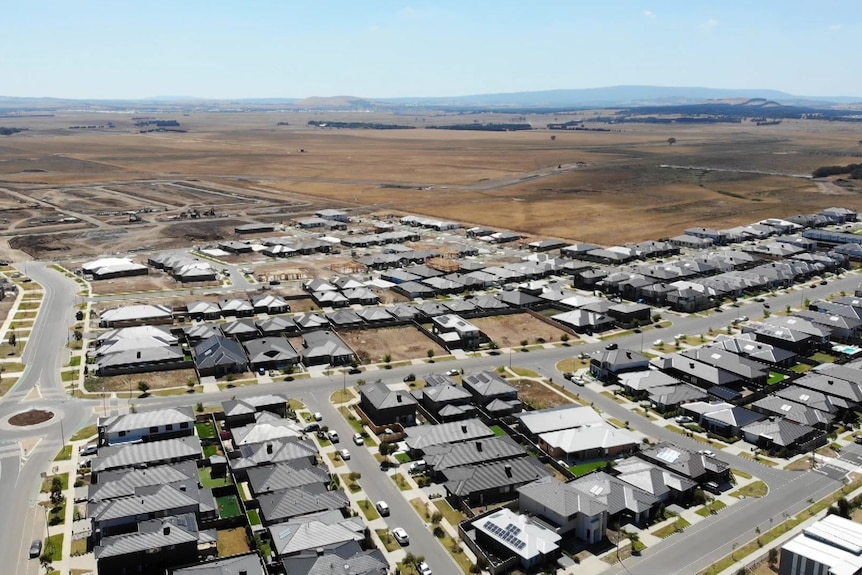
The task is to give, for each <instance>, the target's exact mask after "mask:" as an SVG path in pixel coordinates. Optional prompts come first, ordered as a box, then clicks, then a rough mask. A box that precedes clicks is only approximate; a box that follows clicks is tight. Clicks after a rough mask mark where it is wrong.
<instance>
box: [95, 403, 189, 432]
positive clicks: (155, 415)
mask: <svg viewBox="0 0 862 575" xmlns="http://www.w3.org/2000/svg"><path fill="white" fill-rule="evenodd" d="M194 421H195V413H194V411H193V410H192V408H191V407H172V408H168V409H158V410H156V411H143V412H140V413H127V414H124V415H114V416H111V417H103V418H100V419H99V428H104V430H105V432H106V433H119V432H121V431H126V432H128V431H137V430H139V429H149V428H150V427H160V426H163V425H179V424H180V423H194Z"/></svg>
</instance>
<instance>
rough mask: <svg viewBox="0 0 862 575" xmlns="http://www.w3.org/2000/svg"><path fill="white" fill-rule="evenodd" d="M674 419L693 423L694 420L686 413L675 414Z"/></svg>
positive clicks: (678, 421)
mask: <svg viewBox="0 0 862 575" xmlns="http://www.w3.org/2000/svg"><path fill="white" fill-rule="evenodd" d="M674 421H676V422H677V423H694V420H693V419H692V418H691V417H689V416H688V415H677V416H676V417H674Z"/></svg>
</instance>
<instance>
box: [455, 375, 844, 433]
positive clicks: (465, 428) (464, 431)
mask: <svg viewBox="0 0 862 575" xmlns="http://www.w3.org/2000/svg"><path fill="white" fill-rule="evenodd" d="M829 383H832V382H831V381H830V382H829ZM461 433H467V426H466V425H462V426H461Z"/></svg>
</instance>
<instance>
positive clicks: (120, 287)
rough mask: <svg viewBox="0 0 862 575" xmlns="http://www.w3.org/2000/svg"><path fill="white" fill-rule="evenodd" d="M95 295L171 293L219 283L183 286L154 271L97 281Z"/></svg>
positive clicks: (94, 282) (92, 284) (93, 286)
mask: <svg viewBox="0 0 862 575" xmlns="http://www.w3.org/2000/svg"><path fill="white" fill-rule="evenodd" d="M90 285H91V286H92V290H93V294H94V295H101V294H119V293H130V292H131V293H136V292H151V291H169V290H177V289H190V288H191V289H197V288H200V289H205V288H206V287H212V286H218V285H220V284H219V283H217V282H204V283H198V282H195V283H194V284H183V283H181V282H178V281H177V280H175V279H174V278H172V277H171V276H169V275H168V274H166V273H162V272H159V271H152V272H151V273H149V274H147V275H145V276H131V277H126V278H113V279H109V280H97V281H93V282H91V283H90Z"/></svg>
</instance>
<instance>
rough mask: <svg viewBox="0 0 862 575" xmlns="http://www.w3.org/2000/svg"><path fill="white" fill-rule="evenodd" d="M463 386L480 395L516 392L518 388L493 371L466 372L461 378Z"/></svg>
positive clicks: (487, 396)
mask: <svg viewBox="0 0 862 575" xmlns="http://www.w3.org/2000/svg"><path fill="white" fill-rule="evenodd" d="M461 381H462V383H463V385H464V388H465V389H467V390H468V391H471V393H474V394H475V395H478V396H480V397H485V398H489V397H496V396H500V395H507V394H517V393H518V389H517V388H516V387H514V386H513V385H512V384H510V383H509V382H508V381H506V380H505V379H503V378H502V377H500V376H499V375H497V374H496V373H495V372H493V371H479V372H476V373H468V374H466V375H464V376H463V377H462V378H461Z"/></svg>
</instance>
